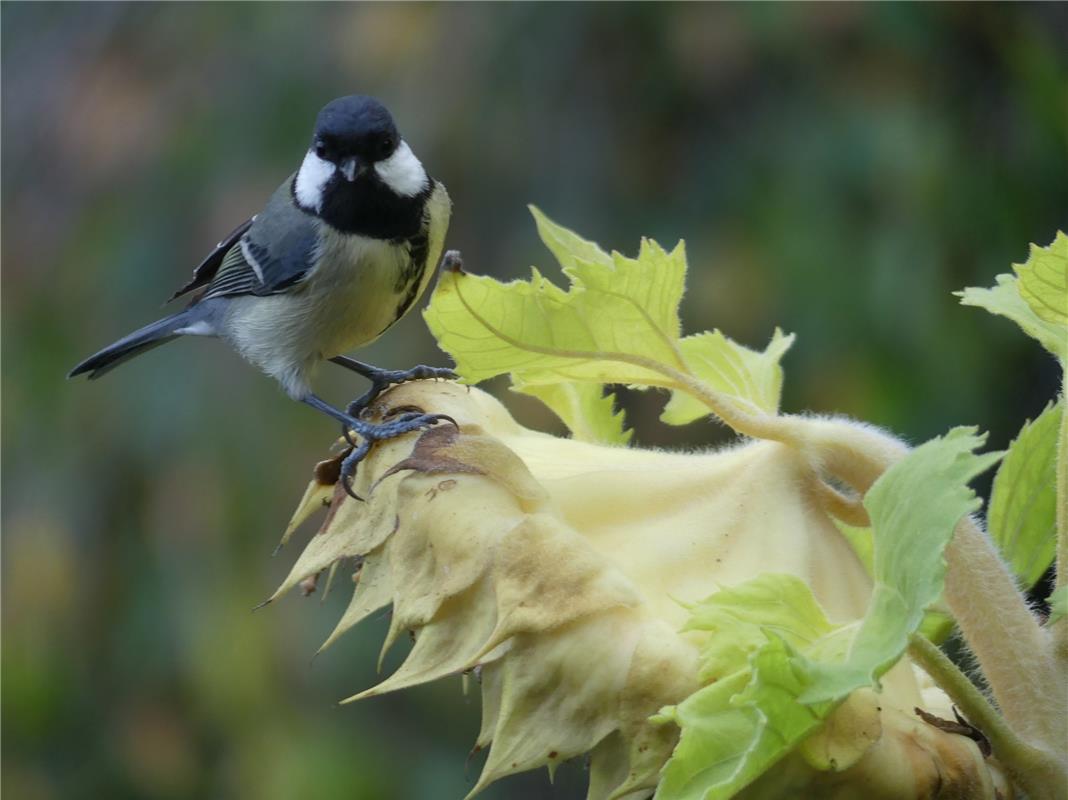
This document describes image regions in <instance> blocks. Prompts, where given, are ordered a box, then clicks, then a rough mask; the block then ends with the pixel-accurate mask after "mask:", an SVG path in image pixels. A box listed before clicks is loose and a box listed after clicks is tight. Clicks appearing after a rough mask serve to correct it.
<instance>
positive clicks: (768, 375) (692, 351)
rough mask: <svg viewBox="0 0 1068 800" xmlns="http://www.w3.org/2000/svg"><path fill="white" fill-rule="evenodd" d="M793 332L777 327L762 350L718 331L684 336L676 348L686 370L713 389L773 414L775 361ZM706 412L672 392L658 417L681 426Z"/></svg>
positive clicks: (778, 372) (778, 388)
mask: <svg viewBox="0 0 1068 800" xmlns="http://www.w3.org/2000/svg"><path fill="white" fill-rule="evenodd" d="M794 338H795V337H794V335H793V334H792V333H791V334H790V335H789V336H787V335H786V334H784V333H783V332H782V331H781V330H780V329H779V328H776V329H775V333H774V334H773V335H772V337H771V341H770V342H769V343H768V346H767V347H766V348H765V349H764V351H763V352H760V351H757V350H750V349H749V348H748V347H744V346H742V345H740V344H738V343H737V342H734V341H731V340H730V339H728V338H727V337H726V336H724V335H723V334H722V333H720V332H719V331H711V332H705V333H698V334H694V335H693V336H687V337H686V338H685V339H683V340H682V341H680V342H679V349H680V350H681V351H682V355H683V358H685V359H686V364H687V366H688V367H689V368H690V371H691V372H692V373H693V374H694V375H696V376H697V377H698V378H699V379H700V380H701V381H703V382H704V383H706V384H708V385H709V386H711V387H712V388H713V389H715V390H717V391H719V392H723V393H725V394H728V395H731V396H732V397H735V398H739V399H745V400H748V401H749V402H750V403H752V404H753V405H754V406H756V407H757V408H758V409H759V410H761V411H763V412H765V413H768V414H775V413H777V412H778V410H779V396H780V395H781V394H782V367H781V366H780V365H779V361H780V360H781V359H782V357H783V354H784V353H785V352H786V351H787V350H789V349H790V345H792V344H793V343H794ZM708 414H709V410H708V408H707V407H706V406H705V405H704V404H703V403H702V402H701V401H699V400H698V399H697V398H696V397H694V396H693V395H690V394H686V393H685V392H681V391H675V392H672V394H671V400H670V401H668V404H667V406H666V407H665V408H664V413H663V414H662V415H661V417H660V419H661V420H662V421H664V422H666V423H668V424H669V425H685V424H686V423H688V422H693V421H694V420H695V419H699V418H700V417H706V416H708Z"/></svg>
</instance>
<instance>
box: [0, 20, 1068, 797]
mask: <svg viewBox="0 0 1068 800" xmlns="http://www.w3.org/2000/svg"><path fill="white" fill-rule="evenodd" d="M0 13H2V17H3V20H2V23H3V24H2V26H0V37H2V42H0V43H2V65H0V66H2V82H3V86H2V90H3V91H2V104H3V105H2V126H3V127H2V140H3V141H2V153H0V159H2V173H3V183H2V210H3V223H4V224H3V234H4V235H3V242H2V262H3V292H2V319H0V322H2V334H3V336H2V347H3V353H2V355H3V379H4V381H3V419H2V423H3V431H4V441H3V448H4V450H3V467H4V470H3V498H2V501H3V502H2V505H3V520H2V522H3V573H2V591H3V619H2V630H3V651H2V664H0V668H2V674H3V698H2V700H3V704H2V724H3V747H4V753H3V774H2V790H3V792H4V793H6V794H8V795H10V796H12V797H20V798H28V799H29V800H36V799H37V798H42V799H47V798H58V797H63V798H80V797H85V798H97V797H110V798H125V797H131V798H132V797H137V798H184V797H204V796H225V797H249V798H257V800H259V798H268V799H269V798H290V797H293V796H295V795H297V794H305V795H307V796H313V797H324V798H325V797H341V796H343V797H346V798H359V797H368V798H376V800H378V799H380V798H386V799H388V798H394V797H395V798H405V800H408V799H409V798H414V799H415V800H419V799H420V798H430V797H433V798H440V797H448V796H455V797H460V796H462V795H463V793H464V792H465V791H466V790H467V789H468V788H470V786H471V785H472V784H473V781H474V775H475V774H476V773H477V768H473V769H472V770H471V773H470V775H469V776H465V775H464V774H463V771H462V770H461V769H460V768H459V767H458V766H457V764H456V760H455V754H456V752H458V751H460V750H461V749H462V748H464V747H466V746H467V745H468V744H469V742H470V735H471V732H472V731H477V729H478V726H479V722H478V711H477V705H476V704H475V703H473V702H472V701H471V700H470V699H468V698H465V697H464V696H463V695H462V694H461V693H460V692H459V688H458V686H457V685H455V684H450V683H449V682H445V683H443V684H442V685H440V686H436V687H433V688H430V689H420V690H417V691H414V692H412V693H409V694H405V695H398V696H391V697H388V698H382V699H376V700H372V701H368V702H367V703H365V704H362V705H361V706H358V707H355V708H347V709H345V710H344V711H341V712H336V711H335V710H334V709H333V708H332V704H333V703H334V701H336V700H337V699H338V698H340V697H343V696H345V694H346V692H347V691H349V689H350V688H351V686H352V685H353V684H354V683H356V684H361V685H370V684H371V683H373V682H374V675H373V667H372V662H373V660H374V659H373V658H368V657H367V651H371V652H373V651H374V650H376V649H377V642H378V641H380V639H381V637H382V635H383V633H384V632H385V629H386V627H387V625H388V622H387V620H385V619H374V618H372V621H368V622H367V623H365V626H366V628H367V629H366V630H358V631H355V632H353V633H351V634H350V635H349V636H347V637H346V640H345V641H344V642H339V643H338V644H337V646H335V647H334V648H332V649H331V650H330V651H329V652H328V653H324V654H323V655H322V656H320V657H319V658H318V659H317V660H316V662H315V665H314V667H309V657H310V654H311V653H313V652H314V651H315V649H316V647H317V646H318V644H319V643H320V642H321V641H322V639H323V638H325V636H326V634H328V633H329V631H330V629H331V627H332V625H333V622H334V620H335V619H336V618H337V615H338V612H339V611H340V604H342V603H344V597H343V594H344V593H341V592H338V593H337V596H336V597H331V598H329V599H328V600H327V601H326V604H327V605H328V606H330V608H327V609H324V610H323V611H322V613H321V614H313V613H309V611H308V609H307V608H306V607H302V606H301V603H300V602H298V601H297V600H287V601H285V602H282V603H278V604H275V605H274V606H272V607H270V608H269V609H265V610H263V611H260V612H258V613H257V614H251V613H250V611H249V609H251V607H252V606H253V605H254V604H255V603H256V602H257V601H258V600H260V599H262V598H263V597H264V596H265V595H266V594H267V592H268V591H269V590H270V588H271V587H273V586H274V585H275V584H276V583H277V582H278V581H279V580H280V579H281V577H282V576H283V574H284V573H285V570H286V565H285V564H283V563H281V562H277V561H276V562H271V561H270V560H269V559H268V554H269V551H270V549H271V547H272V546H273V542H274V541H275V537H276V536H277V535H278V532H279V530H280V529H281V528H282V527H283V526H284V522H285V520H286V519H287V518H288V512H289V509H290V507H291V505H292V503H293V501H294V500H296V498H295V497H291V496H289V495H288V494H287V493H286V491H279V488H278V487H291V486H296V485H299V484H300V482H301V481H302V480H304V479H305V478H306V475H305V470H306V465H307V464H308V463H310V462H311V461H313V460H314V459H315V458H317V457H318V455H319V454H320V453H321V451H322V447H323V444H324V442H325V441H328V439H329V437H332V436H333V435H334V433H335V431H334V429H333V427H332V425H330V424H329V423H328V422H326V421H325V420H322V419H319V418H318V417H317V416H316V415H314V414H312V413H310V412H308V411H307V410H306V409H303V408H299V407H296V406H294V405H293V404H291V403H290V402H289V401H287V400H286V399H285V398H284V397H283V396H282V395H281V393H280V392H278V391H277V390H276V389H275V387H274V386H273V384H272V383H271V382H270V381H269V380H268V379H266V378H264V377H262V376H260V375H257V374H256V373H255V372H253V371H252V370H251V369H246V368H245V367H243V366H242V365H240V363H239V362H238V361H237V360H236V357H235V356H233V355H232V354H229V353H227V352H225V350H224V348H222V347H220V346H217V345H215V344H214V343H210V342H205V341H187V342H180V343H177V344H174V345H171V346H169V347H167V348H161V349H160V350H158V351H155V352H154V353H152V354H151V355H149V356H146V357H145V358H144V359H140V360H138V361H136V362H134V363H132V364H130V365H129V366H126V367H123V369H121V370H119V371H116V372H115V373H114V374H112V375H109V376H108V377H107V378H106V379H105V380H104V381H101V382H100V383H96V384H82V383H79V384H77V385H74V384H67V383H64V382H63V380H62V375H63V374H64V373H65V372H66V371H67V369H69V368H70V366H71V365H72V364H73V363H75V362H76V361H77V360H78V359H79V358H81V357H83V356H85V355H86V354H88V353H89V352H90V351H92V350H93V349H95V348H96V347H98V346H101V345H103V344H106V343H107V342H109V341H111V340H113V339H114V338H116V337H117V336H119V335H121V334H122V333H125V332H126V331H127V330H129V329H132V328H134V327H136V326H137V325H139V324H142V323H144V322H147V321H149V319H151V318H152V315H153V314H155V313H157V311H158V308H157V306H158V303H159V302H160V301H161V300H162V299H163V298H165V297H166V296H167V295H168V294H169V293H170V291H171V290H172V289H173V288H174V287H175V286H177V285H179V284H180V283H181V282H183V281H184V280H185V278H186V277H187V276H188V271H189V269H190V268H191V267H192V265H193V264H195V263H196V262H197V261H198V260H199V259H200V257H201V256H202V255H203V253H204V252H205V250H206V248H208V247H210V246H211V245H212V244H214V242H215V241H217V240H218V238H219V236H220V235H222V234H225V233H226V232H227V231H228V230H229V229H230V228H231V227H232V226H233V225H234V224H235V223H236V222H237V221H239V220H241V219H243V218H245V217H246V216H247V215H248V214H249V213H252V212H254V211H256V210H257V208H258V207H259V205H260V204H261V203H262V202H263V201H264V199H265V198H266V196H267V195H268V193H269V192H270V191H271V190H272V189H273V188H274V187H275V186H276V185H277V183H278V182H279V181H280V180H281V179H282V178H283V177H284V176H285V175H287V174H289V172H291V171H292V170H293V169H294V168H295V167H296V165H297V162H298V160H299V158H300V156H301V153H302V151H303V149H304V147H305V144H306V139H307V137H308V135H309V133H310V127H311V121H312V119H313V116H314V114H315V112H316V110H317V109H318V108H319V107H320V106H321V105H322V104H323V103H324V102H325V101H327V100H328V99H330V98H331V97H334V96H336V95H339V94H344V93H348V92H353V91H364V92H368V93H372V94H376V95H377V96H379V97H381V98H382V99H383V100H385V101H386V102H387V103H388V104H389V105H390V107H391V108H392V109H393V110H394V112H395V114H396V116H397V119H398V121H399V124H400V126H401V128H402V130H403V131H404V133H405V135H406V137H407V138H408V139H409V140H410V141H411V142H412V145H413V147H414V148H415V150H416V151H417V152H418V153H419V154H420V156H421V157H422V158H423V160H424V161H425V163H426V164H427V165H428V166H429V167H430V168H431V171H432V172H433V174H434V175H435V176H436V177H440V178H441V179H442V180H444V181H445V183H446V184H447V185H448V187H449V191H450V194H451V195H452V197H453V199H454V201H455V209H456V210H455V214H454V219H453V223H452V229H451V232H450V237H449V246H451V247H458V248H460V249H462V250H463V252H464V255H465V258H466V260H467V263H468V265H469V266H470V267H471V269H472V270H473V271H476V272H484V273H490V274H494V275H496V276H497V277H502V278H510V277H517V276H518V274H519V273H518V272H516V273H514V274H506V273H503V272H502V270H504V269H506V266H505V265H507V268H508V269H510V268H513V267H514V268H516V269H517V270H518V268H519V265H522V264H524V263H537V262H539V261H541V260H543V256H542V254H543V249H542V246H541V244H540V243H539V242H538V241H537V237H536V236H535V235H534V233H533V232H532V231H531V228H530V225H529V217H528V215H527V212H526V209H525V203H527V202H530V201H533V202H535V203H537V204H538V205H539V206H540V207H542V208H544V209H545V210H546V211H547V212H549V213H550V214H551V215H553V216H554V217H557V218H560V219H565V220H567V221H568V223H569V224H571V225H574V227H575V228H576V229H578V230H581V231H583V232H584V233H586V234H587V235H589V236H590V238H592V239H594V240H596V241H604V242H620V243H629V242H633V241H635V239H636V237H637V236H638V235H639V234H647V235H650V236H652V237H654V238H656V239H658V240H661V241H675V240H677V239H678V238H681V237H685V238H686V240H687V253H688V257H689V260H690V264H691V272H690V284H689V287H690V288H689V292H688V294H687V295H686V297H685V298H684V299H683V303H682V316H683V320H682V322H683V325H684V327H686V328H688V329H694V328H697V327H698V325H699V324H700V326H702V327H704V326H706V325H708V324H714V325H716V326H717V327H719V328H721V329H723V330H726V331H730V333H731V335H732V336H733V337H734V338H736V339H737V340H738V341H744V342H759V341H761V339H762V337H766V335H767V331H769V330H771V328H772V327H773V325H774V324H776V323H777V324H781V325H782V326H783V327H784V329H786V330H790V331H795V332H797V333H798V334H799V335H800V336H801V337H802V341H804V343H805V347H804V348H803V350H802V349H799V350H798V351H797V352H796V353H795V354H791V355H790V356H789V358H790V359H791V361H790V367H791V370H792V374H794V375H796V376H797V379H796V380H795V381H793V382H792V383H791V384H790V385H789V386H788V387H787V389H786V393H785V396H784V398H783V403H782V405H783V408H784V409H785V410H796V409H799V408H809V409H814V410H826V411H839V412H843V413H848V414H852V415H854V416H856V417H858V418H863V419H868V420H871V421H872V422H875V423H879V424H884V425H887V426H889V427H891V428H893V429H895V430H897V431H901V432H903V433H905V434H906V435H908V436H909V438H910V439H912V440H914V441H921V440H923V439H926V438H929V437H930V436H932V435H934V434H935V433H937V432H939V431H942V430H945V429H946V428H948V427H950V426H951V425H954V424H957V423H959V422H960V421H962V420H966V421H969V422H974V423H977V424H980V425H981V426H982V427H983V428H984V429H988V430H990V431H991V439H990V445H991V446H992V447H993V448H995V449H998V448H1001V447H1004V446H1005V445H1006V444H1007V443H1008V442H1009V441H1010V440H1011V439H1012V438H1013V437H1014V436H1015V435H1016V433H1017V431H1018V429H1019V421H1020V420H1021V419H1024V418H1027V417H1030V418H1035V417H1036V416H1037V415H1038V414H1039V413H1040V412H1041V410H1042V408H1043V407H1044V405H1045V403H1046V401H1047V399H1048V398H1049V397H1050V396H1051V395H1052V394H1053V393H1054V387H1055V385H1056V380H1057V374H1058V373H1057V370H1056V369H1055V366H1054V364H1053V361H1052V359H1050V358H1049V357H1048V356H1046V355H1045V354H1043V353H1041V352H1039V351H1038V348H1034V347H1033V346H1031V345H1030V343H1029V342H1027V341H1025V340H1022V337H1019V336H1018V335H1016V333H1015V331H1013V330H1012V329H1011V327H1010V326H1008V325H1004V326H1000V327H999V326H989V325H985V324H983V323H982V322H981V321H980V320H979V319H977V318H976V317H975V315H969V314H967V313H965V312H962V311H961V310H960V309H958V308H956V307H955V305H954V303H953V301H952V298H950V297H948V293H949V292H950V291H951V290H952V289H954V288H956V287H958V286H964V285H976V284H978V283H980V282H986V280H987V276H989V275H990V274H993V273H994V272H997V271H998V270H1000V269H1002V268H1003V265H1004V264H1007V263H1011V262H1020V261H1021V260H1022V259H1023V258H1024V257H1025V255H1026V254H1025V253H1023V252H1021V250H1020V243H1021V242H1027V241H1047V240H1048V239H1047V237H1048V235H1049V233H1050V232H1051V231H1052V230H1054V229H1055V228H1057V227H1058V226H1063V221H1064V219H1065V217H1066V215H1068V185H1066V182H1065V181H1064V175H1065V174H1066V173H1068V148H1066V147H1065V141H1066V124H1068V122H1066V119H1065V116H1064V114H1063V97H1064V87H1065V84H1066V80H1065V75H1066V69H1065V60H1066V55H1065V53H1064V49H1063V47H1062V43H1061V40H1060V38H1059V31H1062V30H1064V27H1065V13H1066V12H1065V9H1064V7H1063V6H1059V5H1056V4H1048V5H1000V4H999V5H994V4H990V5H981V6H972V5H961V4H953V5H922V6H921V5H903V4H883V5H846V4H831V5H819V6H802V5H793V6H764V5H752V6H736V5H721V4H717V5H703V6H698V5H653V4H649V5H638V4H634V5H628V6H621V7H613V8H611V9H609V8H606V7H603V6H597V5H578V4H568V5H552V6H539V5H508V6H505V5H501V6H485V5H466V6H449V5H429V4H404V5H393V4H390V5H387V4H375V5H341V4H291V5H281V4H203V5H172V4H138V5H133V4H130V5H124V4H84V5H82V4H4V5H3V7H2V9H0ZM364 356H365V357H366V358H367V359H368V360H372V361H379V362H382V363H384V364H387V365H389V366H405V365H408V364H409V363H413V362H416V361H430V362H433V363H444V360H443V357H442V356H441V354H440V353H438V352H437V351H436V350H435V348H434V346H433V344H432V340H431V338H430V336H429V335H428V334H427V333H426V331H425V329H424V327H423V325H422V322H421V320H420V319H419V318H418V316H417V315H415V314H413V315H411V316H410V317H409V318H408V319H407V320H405V321H404V322H403V323H402V324H401V325H400V326H398V327H397V328H396V329H395V330H394V331H392V332H391V335H390V336H388V337H386V338H385V339H384V340H383V341H382V342H380V343H378V344H376V345H375V346H374V347H373V348H371V349H369V350H368V351H365V353H364ZM321 383H322V388H323V390H324V394H326V395H327V396H328V397H331V398H332V399H336V400H339V401H340V400H343V399H345V398H347V397H350V396H353V395H355V394H357V393H358V392H360V391H362V389H363V388H364V387H363V386H362V385H357V384H356V383H354V381H353V379H352V377H351V376H350V375H348V374H345V373H343V372H341V371H337V370H331V369H329V368H327V369H324V371H323V374H322V380H321ZM622 399H623V402H624V404H625V405H626V406H627V410H628V420H629V421H630V423H631V424H633V425H634V427H635V428H636V431H637V433H636V435H635V439H636V440H637V441H638V442H640V443H642V444H645V445H673V444H680V443H683V442H691V443H692V442H695V441H702V440H704V441H712V440H713V439H714V438H715V437H716V436H717V435H718V433H717V431H716V429H715V428H714V427H713V426H712V425H711V424H710V423H703V422H702V423H694V425H692V426H690V427H689V428H687V429H669V428H665V427H663V426H655V425H652V424H650V423H652V421H653V420H654V419H655V418H656V416H657V415H658V414H659V413H660V411H661V404H662V400H660V399H658V398H657V397H656V396H654V395H638V394H626V395H625V396H624V397H623V398H622ZM508 402H509V403H510V404H512V405H513V406H514V407H515V408H516V413H517V415H518V416H519V418H520V419H521V421H524V422H526V423H528V424H531V425H534V426H540V427H552V426H559V425H560V423H559V422H557V421H556V420H555V419H554V418H553V417H552V416H551V415H550V414H549V413H548V412H542V411H540V410H539V408H538V405H539V404H537V403H535V402H534V401H529V402H527V403H526V404H524V400H523V398H519V397H513V398H510V399H509V401H508ZM556 430H562V428H561V427H557V428H556ZM298 538H299V535H298ZM306 602H312V601H306ZM309 620H311V621H309ZM372 648H373V649H372ZM398 649H399V648H398ZM456 683H458V682H456ZM402 759H403V760H404V763H405V764H406V765H410V764H413V763H414V764H417V765H418V768H417V769H405V770H397V769H396V766H397V765H398V764H399V763H401V760H402ZM584 784H585V776H584V775H582V767H581V765H573V766H572V765H565V766H564V767H562V768H561V769H560V770H559V772H558V773H557V777H556V783H555V784H554V786H553V787H552V788H551V789H547V788H546V785H545V781H544V776H542V775H531V776H528V777H521V778H515V779H513V780H511V781H510V782H509V784H508V785H507V788H502V789H498V788H496V787H491V788H490V789H489V790H488V791H487V793H486V796H487V797H509V798H519V797H524V796H528V797H539V798H540V797H545V796H546V795H551V796H554V797H560V798H566V797H574V796H578V795H579V793H580V792H581V788H580V787H582V786H583V785H584Z"/></svg>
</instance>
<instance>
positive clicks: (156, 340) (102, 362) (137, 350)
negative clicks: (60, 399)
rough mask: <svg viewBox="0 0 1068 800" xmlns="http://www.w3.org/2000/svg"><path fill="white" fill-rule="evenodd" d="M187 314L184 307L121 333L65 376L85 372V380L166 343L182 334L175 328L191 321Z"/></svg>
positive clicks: (71, 376)
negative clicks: (150, 322) (87, 376)
mask: <svg viewBox="0 0 1068 800" xmlns="http://www.w3.org/2000/svg"><path fill="white" fill-rule="evenodd" d="M190 316H191V315H190V314H189V311H188V309H187V310H185V311H179V312H178V313H177V314H172V315H171V316H169V317H164V318H163V319H160V320H156V321H155V322H153V323H152V324H150V325H146V326H145V327H143V328H140V329H138V330H136V331H134V332H133V333H131V334H128V335H126V336H123V337H122V338H121V339H119V340H118V341H117V342H115V343H114V344H110V345H108V346H107V347H105V348H104V349H103V350H101V351H100V352H99V353H96V354H94V355H91V356H89V358H87V359H85V361H83V362H81V363H80V364H79V365H78V366H76V367H75V368H74V369H72V370H71V371H70V372H69V373H68V374H67V377H68V378H73V377H74V376H75V375H82V374H84V373H86V372H88V373H89V380H94V379H96V378H99V377H100V376H101V375H103V374H104V373H106V372H109V371H111V370H112V369H114V368H115V367H117V366H119V364H122V363H124V362H126V361H129V360H130V359H131V358H133V357H134V356H138V355H140V354H141V353H144V352H147V351H148V350H151V349H152V348H154V347H159V346H160V345H161V344H166V343H167V342H169V341H170V340H171V339H177V338H178V337H179V336H181V335H182V334H180V333H177V331H178V330H179V329H181V328H183V327H185V326H186V325H188V324H190V322H192V320H191V319H190Z"/></svg>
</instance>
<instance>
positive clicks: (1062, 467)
mask: <svg viewBox="0 0 1068 800" xmlns="http://www.w3.org/2000/svg"><path fill="white" fill-rule="evenodd" d="M1066 390H1068V360H1066V361H1065V363H1064V373H1063V379H1062V381H1061V430H1060V435H1059V436H1058V437H1057V578H1056V584H1055V587H1056V588H1058V589H1059V588H1061V587H1063V586H1066V585H1068V396H1066ZM1052 634H1053V652H1054V658H1056V659H1057V661H1058V662H1059V666H1060V667H1061V668H1062V669H1064V668H1065V667H1068V625H1064V624H1061V625H1055V626H1053V629H1052Z"/></svg>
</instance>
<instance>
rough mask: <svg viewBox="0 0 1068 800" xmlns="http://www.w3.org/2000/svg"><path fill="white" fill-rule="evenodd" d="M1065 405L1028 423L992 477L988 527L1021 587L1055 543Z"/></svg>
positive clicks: (1040, 569)
mask: <svg viewBox="0 0 1068 800" xmlns="http://www.w3.org/2000/svg"><path fill="white" fill-rule="evenodd" d="M1062 409H1063V403H1057V404H1056V405H1050V406H1048V407H1047V408H1046V410H1045V411H1043V412H1042V413H1041V414H1040V415H1039V417H1038V419H1036V420H1035V421H1034V422H1028V423H1026V424H1025V425H1024V426H1023V428H1022V429H1021V430H1020V434H1019V436H1017V437H1016V441H1014V442H1013V443H1012V444H1011V445H1010V446H1009V450H1008V452H1007V453H1006V454H1005V460H1004V461H1003V462H1002V464H1001V468H1000V469H998V474H997V477H996V478H994V489H993V492H992V493H991V496H990V512H989V514H988V515H987V527H988V528H989V529H990V535H991V536H993V537H994V541H996V542H997V543H998V547H1000V548H1001V552H1002V554H1003V555H1004V556H1005V559H1006V560H1007V561H1008V562H1009V564H1010V565H1011V566H1012V570H1013V572H1015V573H1016V575H1017V577H1018V578H1019V579H1020V581H1021V582H1022V583H1023V585H1024V587H1025V588H1029V587H1031V586H1034V584H1035V583H1036V582H1037V581H1038V579H1039V578H1041V577H1042V574H1043V573H1044V572H1045V571H1046V570H1047V569H1048V568H1049V565H1050V563H1052V561H1053V556H1054V553H1055V551H1056V547H1057V533H1056V519H1055V517H1056V511H1057V487H1056V483H1057V465H1056V462H1057V429H1058V427H1059V425H1060V422H1061V414H1062Z"/></svg>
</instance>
